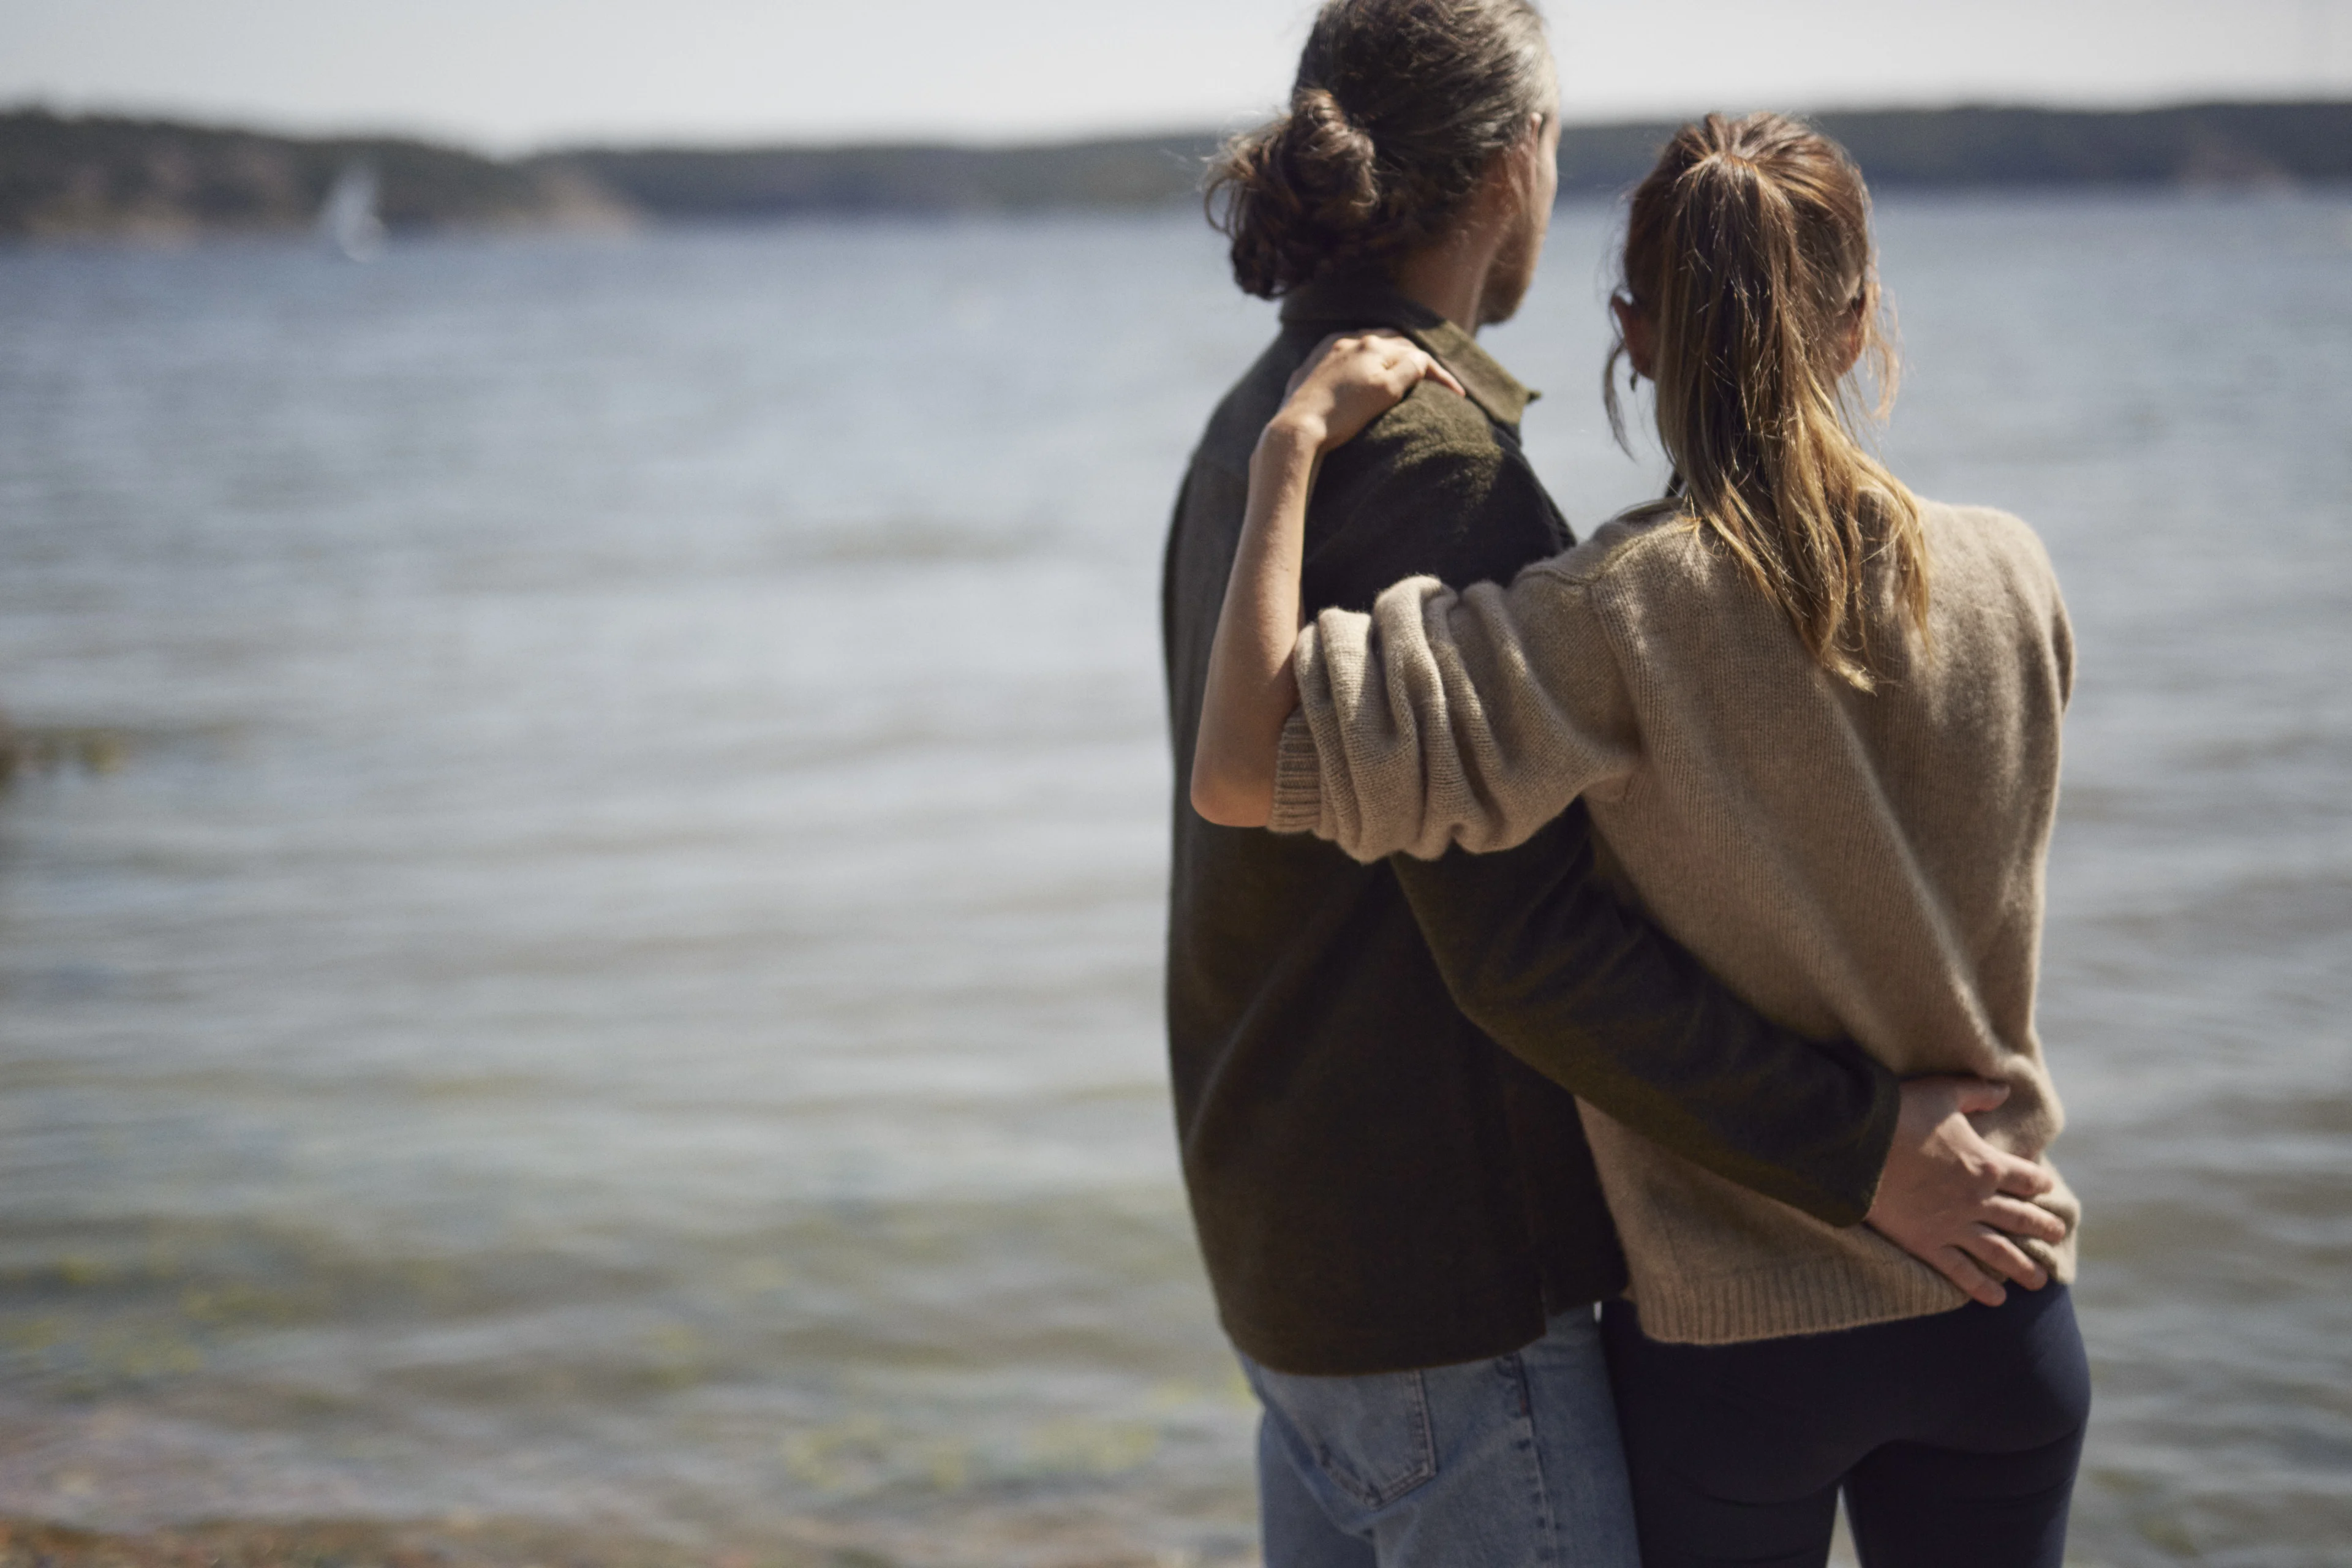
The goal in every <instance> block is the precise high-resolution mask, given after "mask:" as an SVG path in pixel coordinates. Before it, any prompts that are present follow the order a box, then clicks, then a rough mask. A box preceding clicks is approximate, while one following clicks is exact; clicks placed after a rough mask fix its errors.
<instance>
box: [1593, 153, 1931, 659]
mask: <svg viewBox="0 0 2352 1568" xmlns="http://www.w3.org/2000/svg"><path fill="white" fill-rule="evenodd" d="M1623 267H1624V270H1623V278H1622V285H1621V292H1622V295H1623V297H1624V298H1625V299H1626V300H1628V302H1629V303H1630V307H1631V309H1632V310H1633V311H1634V312H1635V313H1636V314H1638V315H1639V316H1640V317H1642V318H1643V319H1644V320H1645V321H1647V323H1648V325H1649V328H1650V331H1651V335H1652V346H1653V353H1652V359H1653V363H1652V364H1651V365H1650V366H1649V367H1648V368H1649V370H1650V371H1651V373H1652V379H1653V380H1654V383H1655V384H1656V393H1657V426H1658V437H1659V440H1660V442H1661V444H1662V445H1664V447H1665V451H1666V455H1667V457H1668V458H1670V459H1671V460H1672V461H1673V463H1674V466H1675V489H1676V493H1677V495H1678V496H1679V498H1680V500H1681V501H1682V504H1683V507H1684V510H1685V513H1686V514H1687V515H1688V516H1689V517H1690V519H1691V520H1692V521H1693V522H1694V523H1695V524H1696V525H1697V526H1699V527H1702V528H1705V529H1706V530H1708V531H1711V532H1712V533H1713V534H1714V535H1715V537H1717V539H1719V540H1720V541H1721V542H1722V543H1723V544H1724V546H1725V547H1726V548H1727V549H1728V550H1729V551H1730V552H1731V553H1732V555H1733V556H1734V557H1735V558H1736V559H1737V560H1738V562H1739V563H1740V565H1741V567H1742V568H1743V569H1744V570H1745V571H1746V573H1747V574H1748V576H1749V577H1750V578H1751V579H1752V580H1753V581H1754V582H1755V583H1756V584H1757V585H1758V586H1759V588H1761V589H1762V590H1763V591H1764V592H1765V593H1766V594H1768V595H1770V596H1771V597H1772V598H1773V600H1774V601H1775V602H1777V603H1778V604H1779V605H1780V606H1781V608H1782V609H1784V610H1785V611H1786V612H1787V613H1788V616H1789V618H1790V622H1791V624H1793V625H1794V626H1795V627H1796V630H1797V634H1798V636H1799V637H1801V638H1802V639H1803V641H1804V644H1805V647H1806V648H1807V650H1808V651H1810V652H1811V655H1812V657H1813V658H1814V659H1815V660H1816V661H1817V662H1818V663H1820V665H1821V666H1822V668H1824V669H1826V670H1828V671H1829V672H1831V673H1832V674H1833V675H1835V676H1837V677H1838V678H1840V679H1843V680H1845V681H1847V682H1849V683H1850V684H1852V685H1853V686H1855V687H1858V688H1860V689H1863V690H1864V691H1868V690H1873V689H1875V687H1876V684H1877V682H1878V680H1879V679H1881V678H1882V677H1883V676H1884V674H1885V664H1884V662H1883V660H1882V658H1880V657H1879V653H1878V648H1877V647H1876V645H1875V642H1874V634H1876V633H1878V632H1880V631H1882V630H1883V629H1884V628H1878V627H1874V626H1872V624H1871V595H1870V592H1869V587H1868V577H1869V574H1868V567H1869V563H1870V562H1871V561H1872V559H1873V558H1874V557H1875V556H1879V555H1884V556H1885V557H1886V558H1887V560H1888V561H1889V563H1890V564H1891V565H1892V568H1893V570H1894V572H1895V577H1896V582H1897V583H1898V584H1899V591H1898V595H1897V602H1898V604H1899V605H1900V607H1901V610H1902V612H1903V615H1904V617H1905V619H1906V620H1907V621H1908V622H1909V624H1910V626H1911V629H1912V630H1913V631H1915V632H1916V633H1918V634H1921V635H1923V636H1924V633H1925V630H1926V626H1927V545H1926V541H1925V538H1924V537H1923V535H1922V533H1921V531H1920V526H1919V505H1918V501H1917V500H1916V498H1915V497H1914V496H1913V495H1912V494H1911V492H1910V491H1909V490H1907V489H1905V488H1904V486H1903V484H1902V482H1901V481H1900V480H1898V479H1895V476H1894V475H1892V474H1890V473H1888V472H1887V471H1886V469H1885V468H1883V467H1882V466H1881V465H1880V464H1879V463H1878V462H1877V460H1876V459H1875V458H1873V457H1871V455H1870V453H1869V452H1868V451H1867V450H1865V449H1864V446H1863V444H1862V442H1861V440H1860V438H1859V437H1858V435H1857V433H1856V431H1857V426H1858V424H1859V419H1858V417H1857V410H1856V409H1855V408H1854V407H1853V405H1852V400H1851V397H1850V395H1849V391H1848V388H1849V387H1850V386H1851V384H1852V383H1851V382H1850V380H1849V378H1848V376H1847V372H1848V370H1849V368H1850V367H1851V366H1853V364H1854V363H1855V362H1856V361H1857V360H1858V359H1860V358H1863V357H1865V356H1868V357H1872V358H1874V359H1875V361H1876V362H1877V363H1876V367H1875V368H1876V369H1877V371H1878V377H1877V379H1878V381H1879V384H1880V386H1881V388H1882V393H1883V397H1882V403H1881V407H1882V408H1883V407H1884V405H1885V401H1887V400H1891V398H1892V396H1893V389H1894V381H1895V358H1894V353H1893V349H1892V347H1891V345H1890V344H1889V342H1888V341H1887V337H1886V334H1885V331H1884V329H1883V327H1882V325H1881V321H1880V309H1879V307H1880V300H1879V298H1878V283H1877V277H1876V271H1875V268H1874V265H1873V261H1872V256H1871V247H1870V198H1869V193H1868V192H1867V190H1866V189H1865V188H1864V184H1863V182H1862V175H1861V173H1860V171H1858V170H1857V169H1856V168H1855V167H1854V165H1853V161H1852V160H1851V159H1849V158H1848V157H1847V156H1846V155H1845V153H1844V152H1843V149H1841V148H1840V147H1838V145H1837V144H1836V143H1835V142H1831V141H1830V140H1829V139H1828V138H1827V137H1824V136H1822V135H1820V134H1819V133H1818V132H1813V131H1811V130H1810V129H1808V128H1807V127H1805V126H1803V125H1801V124H1800V123H1799V122H1797V121H1793V120H1790V119H1788V118H1787V117H1785V116H1782V115H1778V114H1755V115H1749V116H1748V117H1746V118H1744V119H1739V120H1727V119H1725V118H1724V117H1723V116H1721V115H1709V116H1708V117H1707V118H1706V121H1703V122H1701V123H1699V124H1696V125H1686V126H1685V127H1684V128H1683V129H1682V130H1681V131H1680V132H1677V133H1676V134H1675V138H1674V140H1673V141H1672V142H1669V143H1668V144H1667V146H1666V149H1665V152H1664V153H1663V154H1662V155H1661V156H1660V158H1659V160H1658V164H1657V167H1656V168H1654V170H1652V171H1651V173H1650V175H1649V177H1648V178H1647V179H1645V180H1643V182H1642V184H1641V185H1640V186H1639V187H1638V188H1637V189H1636V190H1635V191H1634V193H1633V210H1632V213H1631V216H1629V218H1628V221H1627V225H1626V235H1625V249H1624V262H1623ZM1625 352H1626V349H1625V344H1624V342H1623V340H1622V336H1621V338H1620V340H1619V342H1618V344H1617V346H1616V348H1615V349H1614V350H1612V353H1611V354H1610V361H1609V365H1608V367H1607V369H1606V370H1605V371H1604V373H1603V376H1604V381H1605V382H1606V384H1607V395H1608V404H1609V417H1610V423H1611V425H1612V427H1614V428H1615V429H1617V430H1618V432H1619V435H1620V437H1621V438H1622V433H1623V425H1622V412H1621V410H1620V408H1619V406H1618V401H1617V391H1616V382H1615V376H1614V374H1613V373H1614V370H1615V366H1616V362H1617V359H1618V356H1619V355H1620V354H1622V353H1625Z"/></svg>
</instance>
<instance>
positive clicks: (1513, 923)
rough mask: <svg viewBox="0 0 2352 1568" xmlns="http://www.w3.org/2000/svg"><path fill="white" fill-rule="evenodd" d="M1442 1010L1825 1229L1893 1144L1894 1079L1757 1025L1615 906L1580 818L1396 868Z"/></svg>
mask: <svg viewBox="0 0 2352 1568" xmlns="http://www.w3.org/2000/svg"><path fill="white" fill-rule="evenodd" d="M1390 864H1391V866H1392V867H1393V868H1394V869H1395V871H1396V875H1397V879H1398V880H1399V881H1400V882H1402V884H1403V886H1404V891H1405V898H1406V899H1407V900H1408V901H1410V902H1411V904H1412V912H1413V916H1414V919H1415V920H1416V921H1419V923H1420V926H1421V931H1422V936H1423V940H1425V941H1426V942H1428V943H1429V948H1430V951H1431V952H1433V953H1434V954H1435V955H1436V958H1437V967H1438V970H1439V972H1440V973H1443V974H1444V976H1445V984H1446V988H1447V990H1449V991H1450V992H1452V993H1453V995H1454V1005H1455V1006H1457V1007H1459V1008H1461V1009H1462V1011H1463V1012H1464V1013H1465V1015H1467V1016H1469V1018H1470V1019H1471V1021H1472V1022H1474V1023H1475V1024H1476V1025H1477V1026H1479V1027H1480V1028H1481V1029H1484V1030H1485V1031H1486V1033H1487V1034H1488V1035H1491V1036H1492V1037H1494V1038H1495V1039H1496V1041H1498V1042H1500V1043H1501V1044H1502V1046H1503V1047H1505V1048H1506V1049H1507V1050H1509V1051H1510V1052H1511V1053H1512V1054H1513V1055H1514V1056H1517V1058H1520V1059H1521V1060H1522V1061H1524V1062H1526V1063H1527V1064H1528V1066H1529V1067H1532V1068H1535V1069H1536V1070H1537V1071H1538V1072H1540V1073H1542V1074H1543V1075H1544V1076H1545V1077H1547V1078H1549V1079H1552V1080H1553V1081H1555V1082H1557V1083H1559V1084H1560V1085H1562V1086H1563V1087H1565V1088H1567V1089H1570V1090H1572V1091H1573V1092H1574V1093H1575V1094H1576V1095H1577V1096H1578V1097H1580V1099H1583V1100H1588V1101H1590V1102H1591V1103H1592V1104H1593V1105H1595V1106H1598V1107H1599V1108H1600V1109H1601V1110H1605V1111H1607V1112H1608V1113H1609V1114H1610V1115H1611V1116H1612V1117H1614V1118H1616V1119H1617V1120H1618V1121H1622V1122H1623V1123H1624V1124H1625V1125H1626V1126H1628V1127H1631V1128H1633V1130H1634V1131H1638V1132H1640V1133H1642V1134H1643V1135H1644V1136H1645V1137H1648V1138H1651V1139H1653V1140H1654V1141H1655V1142H1659V1143H1661V1144H1663V1145H1664V1146H1665V1147H1666V1148H1668V1149H1671V1150H1673V1151H1674V1152H1676V1153H1678V1154H1681V1155H1683V1156H1684V1157H1685V1158H1686V1159H1689V1160H1692V1161H1694V1162H1696V1163H1698V1164H1701V1165H1704V1166H1706V1168H1707V1169H1708V1170H1710V1171H1713V1172H1715V1173H1717V1174H1718V1175H1722V1176H1726V1177H1728V1178H1729V1179H1730V1180H1732V1181H1735V1182H1738V1184H1740V1185H1741V1186H1744V1187H1748V1188H1752V1189H1753V1190H1755V1191H1757V1192H1759V1193H1762V1194H1764V1195H1765V1196H1767V1197H1771V1198H1778V1199H1780V1201H1781V1202H1782V1203H1785V1204H1790V1205H1794V1206H1796V1207H1798V1208H1801V1209H1802V1210H1804V1211H1805V1212H1806V1213H1807V1214H1810V1215H1813V1216H1814V1217H1815V1218H1817V1219H1821V1220H1823V1221H1825V1222H1827V1223H1828V1224H1831V1225H1855V1224H1859V1223H1860V1222H1861V1220H1862V1217H1863V1215H1865V1214H1867V1213H1868V1212H1869V1210H1870V1204H1871V1198H1872V1196H1873V1194H1874V1193H1875V1192H1876V1191H1877V1188H1878V1173H1879V1170H1880V1168H1881V1167H1882V1166H1884V1165H1885V1163H1886V1151H1887V1147H1888V1145H1889V1144H1890V1143H1892V1142H1894V1138H1895V1115H1896V1112H1897V1111H1898V1110H1899V1109H1900V1105H1901V1091H1900V1085H1899V1083H1898V1082H1897V1080H1896V1079H1895V1075H1894V1074H1893V1073H1891V1072H1889V1071H1888V1070H1887V1069H1886V1068H1885V1067H1884V1066H1882V1065H1881V1064H1880V1063H1879V1062H1877V1061H1876V1060H1874V1058H1871V1057H1870V1056H1868V1055H1867V1054H1865V1053H1864V1052H1863V1051H1862V1050H1861V1049H1859V1048H1858V1047H1854V1046H1853V1045H1850V1044H1847V1043H1844V1042H1842V1041H1841V1042H1832V1043H1821V1042H1816V1041H1811V1040H1807V1039H1805V1038H1803V1037H1801V1036H1798V1035H1795V1034H1792V1033H1790V1031H1789V1030H1787V1029H1784V1028H1781V1027H1780V1026H1777V1025H1774V1024H1772V1023H1770V1022H1769V1021H1768V1020H1767V1019H1765V1018H1764V1017H1763V1016H1761V1015H1760V1014H1759V1013H1757V1012H1756V1010H1755V1009H1754V1008H1752V1007H1750V1006H1748V1005H1747V1004H1746V1003H1745V1002H1742V1001H1741V1000H1740V999H1739V998H1738V996H1736V995H1734V994H1732V993H1731V992H1730V991H1729V990H1728V989H1727V988H1726V987H1725V985H1724V984H1723V983H1722V982H1721V981H1719V980H1717V979H1716V977H1715V976H1714V975H1713V974H1712V973H1709V972H1708V971H1707V969H1706V966H1705V965H1703V964H1701V963H1699V962H1698V961H1697V960H1696V958H1694V957H1692V956H1691V955H1690V953H1689V952H1686V951H1685V949H1684V948H1683V947H1682V946H1681V945H1680V944H1679V943H1677V942H1675V941H1674V940H1673V939H1672V938H1670V937H1668V936H1667V935H1666V934H1665V933H1664V932H1663V931H1659V930H1658V929H1657V928H1656V927H1655V926H1654V925H1652V924H1651V923H1650V922H1649V921H1646V920H1644V919H1643V918H1641V917H1640V916H1639V915H1637V914H1635V913H1633V911H1631V910H1627V909H1626V908H1625V907H1624V905H1622V903H1620V902H1619V901H1618V900H1617V899H1616V897H1615V896H1614V895H1613V894H1612V892H1611V891H1610V889H1608V887H1607V886H1606V885H1605V884H1604V883H1603V882H1602V880H1601V878H1600V877H1599V875H1598V874H1597V873H1596V869H1595V867H1594V864H1593V853H1592V837H1591V827H1590V826H1589V823H1588V819H1587V817H1586V816H1585V813H1584V808H1583V806H1582V805H1574V806H1571V807H1570V808H1569V810H1568V812H1567V813H1566V814H1565V815H1563V816H1560V817H1559V819H1557V820H1556V821H1554V822H1552V823H1551V824H1550V825H1549V826H1547V827H1546V828H1544V830H1543V831H1542V832H1540V833H1538V834H1537V835H1536V836H1535V837H1533V838H1531V839H1529V840H1528V842H1527V843H1525V844H1523V845H1521V846H1520V847H1517V849H1513V850H1510V851H1509V852H1507V853H1506V854H1501V855H1466V854H1464V853H1463V852H1462V851H1461V850H1458V849H1456V850H1454V851H1452V852H1451V853H1449V854H1447V855H1446V856H1444V858H1441V859H1437V860H1415V859H1412V858H1411V857H1409V856H1402V855H1400V856H1396V857H1394V858H1392V859H1391V862H1390Z"/></svg>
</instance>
